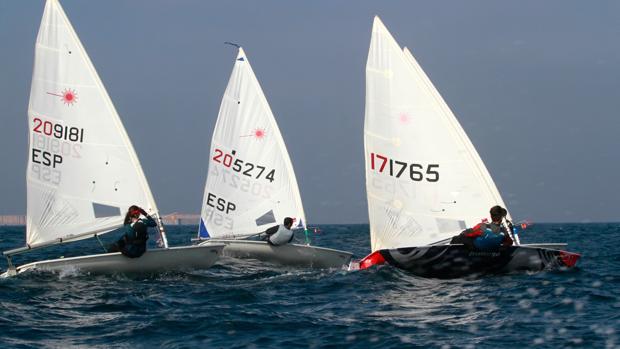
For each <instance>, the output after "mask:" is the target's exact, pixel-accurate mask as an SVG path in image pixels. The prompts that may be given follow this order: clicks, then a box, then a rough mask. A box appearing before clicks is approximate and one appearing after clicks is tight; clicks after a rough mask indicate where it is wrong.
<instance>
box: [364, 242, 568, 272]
mask: <svg viewBox="0 0 620 349" xmlns="http://www.w3.org/2000/svg"><path fill="white" fill-rule="evenodd" d="M377 254H380V257H379V256H377ZM373 255H374V256H373ZM579 258H580V255H579V254H576V253H571V252H566V251H561V250H555V249H548V248H541V247H526V246H510V247H503V248H501V249H500V250H498V251H493V252H486V251H476V250H470V249H468V248H467V247H465V246H463V245H442V246H422V247H410V248H399V249H390V250H379V251H376V252H375V253H373V254H371V255H370V256H368V257H366V258H365V259H364V260H363V261H362V265H363V266H362V268H366V267H368V266H370V265H372V264H380V263H381V262H382V261H381V260H383V262H387V263H389V264H391V265H393V266H395V267H398V268H401V269H404V270H407V271H409V272H411V273H413V274H415V275H418V276H423V277H429V278H440V279H450V278H460V277H465V276H470V275H485V274H506V273H514V272H538V271H542V270H547V269H557V268H566V267H573V266H574V265H575V264H576V263H577V260H578V259H579ZM367 260H368V262H366V263H364V262H365V261H367ZM371 260H372V261H371Z"/></svg>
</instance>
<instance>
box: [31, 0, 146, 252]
mask: <svg viewBox="0 0 620 349" xmlns="http://www.w3.org/2000/svg"><path fill="white" fill-rule="evenodd" d="M28 123H29V135H30V137H29V153H28V168H27V171H26V176H27V186H28V219H27V234H26V235H27V236H26V240H27V243H28V245H33V244H45V243H50V242H52V241H61V240H62V241H64V240H72V239H80V238H86V237H90V236H93V235H94V234H96V233H103V232H106V231H110V230H113V229H115V228H118V227H120V226H121V225H122V224H123V218H124V213H125V211H126V210H127V208H128V207H129V206H131V205H139V206H141V207H143V208H144V209H145V210H146V211H147V212H149V213H157V212H158V210H157V207H156V205H155V201H154V200H153V195H152V194H151V191H150V189H149V186H148V183H147V181H146V178H145V177H144V173H143V172H142V168H141V167H140V163H139V161H138V158H137V156H136V153H135V151H134V149H133V147H132V145H131V142H130V141H129V138H128V136H127V133H126V132H125V129H124V128H123V125H122V123H121V120H120V118H119V116H118V114H117V113H116V110H115V109H114V106H113V105H112V101H111V100H110V97H109V96H108V94H107V92H106V90H105V88H104V87H103V84H102V82H101V80H100V79H99V76H98V75H97V73H96V71H95V68H94V67H93V65H92V63H91V61H90V59H89V57H88V55H87V54H86V51H85V50H84V47H83V46H82V44H81V43H80V40H79V39H78V37H77V35H76V33H75V31H74V30H73V28H72V26H71V24H70V23H69V20H68V19H67V17H66V15H65V13H64V11H63V10H62V8H61V6H60V4H59V3H58V1H57V0H48V1H47V3H46V5H45V11H44V13H43V19H42V21H41V26H40V28H39V34H38V36H37V41H36V49H35V61H34V71H33V75H32V85H31V90H30V102H29V105H28Z"/></svg>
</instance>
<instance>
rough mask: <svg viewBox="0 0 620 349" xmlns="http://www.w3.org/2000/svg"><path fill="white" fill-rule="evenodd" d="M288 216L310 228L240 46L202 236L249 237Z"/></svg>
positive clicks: (218, 132) (216, 140)
mask: <svg viewBox="0 0 620 349" xmlns="http://www.w3.org/2000/svg"><path fill="white" fill-rule="evenodd" d="M285 217H292V218H293V219H295V223H294V225H295V226H296V227H304V228H305V224H306V220H305V215H304V209H303V206H302V203H301V197H300V195H299V188H298V186H297V180H296V179H295V173H294V172H293V166H292V164H291V160H290V158H289V155H288V152H287V151H286V146H285V145H284V140H283V139H282V135H281V134H280V130H279V129H278V125H277V123H276V121H275V118H274V116H273V113H272V112H271V109H270V108H269V104H268V103H267V99H266V98H265V95H264V94H263V91H262V89H261V87H260V85H259V83H258V80H257V79H256V76H255V75H254V72H253V71H252V67H251V66H250V62H249V61H248V59H247V56H246V55H245V53H244V51H243V49H242V48H239V52H238V55H237V59H236V61H235V66H234V68H233V71H232V74H231V77H230V80H229V82H228V86H227V87H226V91H225V93H224V97H223V98H222V104H221V106H220V111H219V115H218V118H217V123H216V125H215V131H214V133H213V138H212V141H211V152H210V153H209V172H208V176H207V181H206V185H205V192H204V198H203V204H202V212H201V218H200V226H199V237H200V238H209V237H211V238H241V237H247V236H250V235H254V234H257V233H259V232H262V231H264V230H265V229H266V228H269V227H270V226H273V225H275V224H281V223H282V221H283V219H284V218H285Z"/></svg>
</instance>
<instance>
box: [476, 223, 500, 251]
mask: <svg viewBox="0 0 620 349" xmlns="http://www.w3.org/2000/svg"><path fill="white" fill-rule="evenodd" d="M504 239H505V235H504V232H502V231H499V232H497V233H495V232H493V230H491V229H490V228H487V229H485V230H484V232H482V235H480V236H478V237H477V238H475V239H474V246H475V247H476V248H477V249H479V250H481V251H495V250H497V249H499V248H500V246H502V243H503V241H504Z"/></svg>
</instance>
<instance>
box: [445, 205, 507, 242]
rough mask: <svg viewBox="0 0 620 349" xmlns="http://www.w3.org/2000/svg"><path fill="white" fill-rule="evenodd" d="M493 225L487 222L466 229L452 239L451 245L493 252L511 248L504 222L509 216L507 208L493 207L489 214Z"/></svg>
mask: <svg viewBox="0 0 620 349" xmlns="http://www.w3.org/2000/svg"><path fill="white" fill-rule="evenodd" d="M489 213H490V214H491V223H488V222H487V221H486V220H484V221H482V222H481V223H478V224H476V225H475V226H474V227H473V228H469V229H465V230H463V231H462V232H461V234H459V235H457V236H455V237H453V238H452V241H450V243H451V244H463V245H465V246H466V247H467V248H469V249H478V250H482V251H493V250H497V249H499V248H500V247H501V246H511V245H512V243H513V242H512V239H511V238H510V234H508V230H507V229H506V227H504V226H503V225H502V220H504V217H506V215H507V214H508V211H506V209H505V208H503V207H501V206H493V207H491V210H490V212H489Z"/></svg>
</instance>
